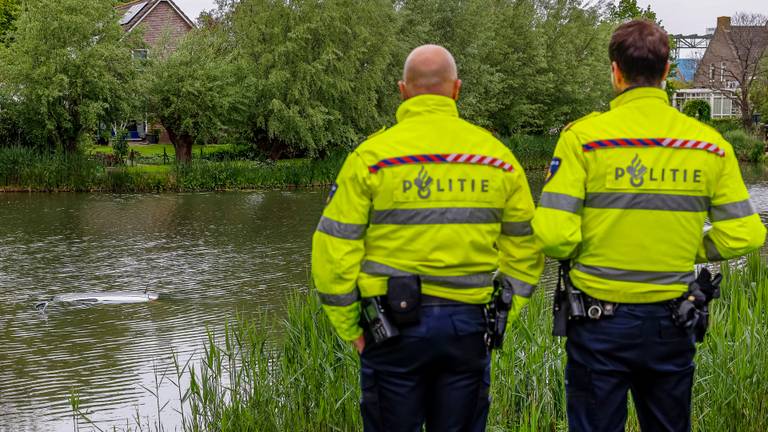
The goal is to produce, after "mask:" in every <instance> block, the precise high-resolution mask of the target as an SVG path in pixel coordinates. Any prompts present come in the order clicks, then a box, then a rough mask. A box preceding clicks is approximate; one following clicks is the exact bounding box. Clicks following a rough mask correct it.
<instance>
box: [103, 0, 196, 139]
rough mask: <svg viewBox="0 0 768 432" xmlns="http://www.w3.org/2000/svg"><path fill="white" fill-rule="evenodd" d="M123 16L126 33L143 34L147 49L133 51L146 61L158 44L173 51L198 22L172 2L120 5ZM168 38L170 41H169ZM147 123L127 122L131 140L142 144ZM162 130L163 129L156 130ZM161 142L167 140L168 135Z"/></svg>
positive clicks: (140, 0)
mask: <svg viewBox="0 0 768 432" xmlns="http://www.w3.org/2000/svg"><path fill="white" fill-rule="evenodd" d="M115 10H116V11H117V15H118V16H119V17H120V26H122V28H123V30H124V31H125V32H126V33H130V32H132V31H135V30H137V29H141V30H142V31H143V38H144V43H145V47H146V48H143V49H137V50H134V53H133V55H134V57H138V58H147V57H149V56H151V55H152V52H151V51H152V48H153V47H156V46H157V44H158V43H159V42H167V43H168V44H169V46H170V48H171V49H173V47H174V46H176V44H177V43H178V41H179V40H181V38H183V37H184V36H185V35H186V34H187V33H189V32H190V31H192V29H194V28H195V23H194V22H193V21H192V20H190V19H189V17H187V15H186V14H185V13H184V11H182V10H181V9H180V8H179V6H178V5H177V4H176V3H175V2H174V1H173V0H136V1H132V2H129V3H123V4H119V5H117V6H116V7H115ZM166 38H167V39H166ZM148 127H149V124H148V123H147V121H146V120H143V121H131V122H128V125H127V127H126V128H127V129H128V134H129V140H130V141H143V140H144V139H145V138H146V136H147V132H148ZM157 129H159V130H161V131H162V129H161V128H157ZM161 135H162V136H161V137H160V140H161V141H163V142H167V141H168V137H167V136H165V132H164V131H162V132H161Z"/></svg>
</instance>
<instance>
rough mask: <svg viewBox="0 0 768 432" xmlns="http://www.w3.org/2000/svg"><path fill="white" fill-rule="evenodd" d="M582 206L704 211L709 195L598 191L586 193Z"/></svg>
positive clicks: (707, 206)
mask: <svg viewBox="0 0 768 432" xmlns="http://www.w3.org/2000/svg"><path fill="white" fill-rule="evenodd" d="M584 207H590V208H604V209H632V210H671V211H681V212H704V211H707V209H708V208H709V197H705V196H692V195H667V194H645V193H614V192H599V193H591V194H587V199H586V200H585V202H584Z"/></svg>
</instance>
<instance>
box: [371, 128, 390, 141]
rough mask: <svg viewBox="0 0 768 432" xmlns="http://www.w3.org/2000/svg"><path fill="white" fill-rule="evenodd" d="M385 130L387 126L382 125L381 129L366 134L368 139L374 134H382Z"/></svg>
mask: <svg viewBox="0 0 768 432" xmlns="http://www.w3.org/2000/svg"><path fill="white" fill-rule="evenodd" d="M386 130H387V127H386V126H384V127H382V128H381V129H379V130H377V131H376V132H374V133H372V134H370V135H368V139H371V138H373V137H375V136H376V135H381V134H383V133H384V131H386Z"/></svg>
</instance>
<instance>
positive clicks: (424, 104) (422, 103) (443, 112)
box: [397, 94, 459, 123]
mask: <svg viewBox="0 0 768 432" xmlns="http://www.w3.org/2000/svg"><path fill="white" fill-rule="evenodd" d="M423 115H440V116H450V117H458V116H459V110H458V109H457V108H456V101H455V100H453V99H451V98H449V97H445V96H438V95H430V94H427V95H419V96H414V97H412V98H410V99H408V100H406V101H405V102H403V103H402V104H400V107H399V108H398V109H397V122H398V123H400V122H402V121H405V120H408V119H411V118H414V117H418V116H423Z"/></svg>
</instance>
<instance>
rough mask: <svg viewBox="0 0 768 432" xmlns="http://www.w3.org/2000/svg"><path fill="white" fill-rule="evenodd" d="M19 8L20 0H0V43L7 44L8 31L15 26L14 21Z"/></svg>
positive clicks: (8, 40)
mask: <svg viewBox="0 0 768 432" xmlns="http://www.w3.org/2000/svg"><path fill="white" fill-rule="evenodd" d="M20 10H21V0H0V44H7V43H9V42H10V38H8V37H7V35H8V34H9V33H11V32H12V31H13V29H14V28H15V25H14V23H15V21H16V18H17V17H18V15H19V11H20Z"/></svg>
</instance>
